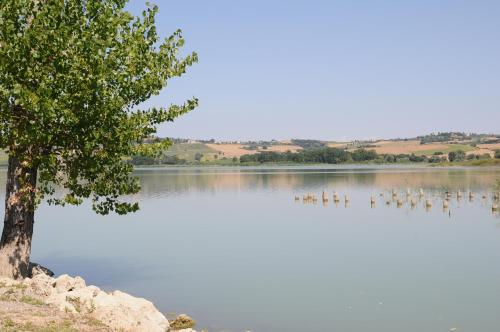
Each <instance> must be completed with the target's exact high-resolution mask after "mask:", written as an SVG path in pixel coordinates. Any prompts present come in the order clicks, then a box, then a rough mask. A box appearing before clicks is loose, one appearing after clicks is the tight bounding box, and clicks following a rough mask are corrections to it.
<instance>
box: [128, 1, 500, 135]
mask: <svg viewBox="0 0 500 332" xmlns="http://www.w3.org/2000/svg"><path fill="white" fill-rule="evenodd" d="M150 2H151V3H155V4H157V5H158V6H159V8H160V12H159V13H158V16H157V20H156V22H157V27H158V32H159V34H160V35H161V36H162V37H167V36H169V35H170V34H171V33H172V32H174V31H175V30H176V29H178V28H180V29H182V31H183V35H184V37H185V39H186V45H185V47H184V51H185V52H186V53H188V52H192V51H196V52H197V53H198V55H199V62H198V63H197V64H195V65H194V66H193V67H191V68H190V69H189V71H188V72H187V74H186V75H185V76H183V77H181V78H178V79H177V78H176V79H174V80H173V81H172V82H170V83H169V85H168V87H167V88H166V89H165V90H163V91H162V92H161V93H160V95H158V96H154V97H153V98H151V100H150V101H148V102H147V103H146V104H145V105H143V107H149V106H168V105H170V104H171V103H182V102H183V101H184V100H185V99H187V98H190V97H193V96H195V97H197V98H199V100H200V106H199V107H198V108H197V109H196V110H195V111H192V112H191V113H189V114H187V115H184V116H182V117H180V118H178V119H176V121H175V122H173V123H169V124H164V125H161V126H160V128H159V132H158V135H159V136H162V137H183V138H197V139H212V138H214V139H217V140H259V139H263V140H268V139H289V138H310V139H324V140H351V139H377V138H396V137H414V136H417V135H420V134H427V133H431V132H438V131H464V132H481V133H497V134H499V133H500V19H499V17H500V1H498V0H491V1H486V0H475V1H461V0H420V1H401V0H393V1H390V0H364V1H363V0H343V1H341V0H339V1H336V0H328V1H326V0H325V1H320V0H308V1H306V0H286V1H285V0H280V1H278V0H252V1H243V0H210V1H207V0H177V1H173V0H156V1H151V0H150ZM144 6H145V1H143V0H130V2H129V5H128V10H129V11H130V12H132V13H133V14H137V15H138V14H140V13H141V11H142V10H143V9H144V8H145V7H144Z"/></svg>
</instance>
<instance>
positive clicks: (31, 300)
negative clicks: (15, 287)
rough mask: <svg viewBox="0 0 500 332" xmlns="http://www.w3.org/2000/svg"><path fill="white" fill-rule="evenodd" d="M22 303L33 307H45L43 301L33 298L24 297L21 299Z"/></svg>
mask: <svg viewBox="0 0 500 332" xmlns="http://www.w3.org/2000/svg"><path fill="white" fill-rule="evenodd" d="M19 301H20V302H22V303H26V304H31V305H44V304H45V303H43V301H41V300H39V299H35V298H33V297H31V296H27V295H25V296H23V297H21V299H20V300H19Z"/></svg>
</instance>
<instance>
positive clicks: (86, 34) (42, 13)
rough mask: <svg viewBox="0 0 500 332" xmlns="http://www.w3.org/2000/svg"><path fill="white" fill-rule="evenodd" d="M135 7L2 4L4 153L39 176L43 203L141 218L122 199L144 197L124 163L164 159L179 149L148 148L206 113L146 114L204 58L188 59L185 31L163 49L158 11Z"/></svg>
mask: <svg viewBox="0 0 500 332" xmlns="http://www.w3.org/2000/svg"><path fill="white" fill-rule="evenodd" d="M126 3H127V1H126V0H65V1H61V0H43V1H40V0H2V1H1V4H0V148H1V149H4V150H5V151H6V152H7V153H8V154H9V156H10V157H13V158H17V159H18V160H19V162H20V164H21V165H22V166H23V167H25V168H33V169H36V170H37V171H38V183H37V187H36V189H34V190H36V197H37V199H38V201H39V200H40V199H43V198H45V199H47V200H48V202H49V203H53V204H62V205H64V204H80V203H81V202H82V201H83V199H85V198H91V199H92V202H93V209H94V210H95V211H96V212H97V213H100V214H107V213H109V212H111V211H115V212H117V213H119V214H124V213H127V212H131V211H135V210H137V209H138V205H137V203H133V202H132V203H131V202H127V201H124V200H122V199H120V196H122V195H127V194H132V193H136V192H137V191H138V190H139V184H138V182H137V180H136V179H135V178H133V177H131V176H130V173H131V171H132V166H131V165H130V164H129V163H126V162H124V157H125V156H130V155H138V154H139V155H145V156H154V155H157V153H159V151H161V150H163V149H164V148H165V147H166V145H168V144H169V142H168V141H165V140H162V141H160V142H157V143H155V144H147V145H144V144H142V143H143V140H144V139H145V138H147V137H149V136H150V135H153V134H154V133H155V132H156V129H157V125H159V124H161V123H163V122H166V121H173V120H174V119H175V118H176V117H177V116H179V115H181V114H184V113H186V112H188V111H190V110H192V109H194V108H195V107H196V106H197V103H198V100H197V99H196V98H193V99H190V100H187V101H186V102H185V103H184V104H183V105H170V106H168V107H164V108H150V109H141V104H142V103H143V102H144V101H146V100H147V99H148V98H150V97H151V96H152V95H156V94H158V93H159V92H160V90H162V89H163V88H164V87H166V85H167V80H168V79H170V78H173V77H178V76H181V75H183V74H184V73H185V72H186V69H187V68H188V67H189V66H191V65H192V64H193V63H194V62H196V61H197V55H196V53H191V54H188V55H186V56H184V57H182V56H181V55H180V50H181V48H182V46H183V45H184V39H183V37H182V34H181V31H180V30H179V31H176V32H174V33H173V34H172V35H171V36H170V37H168V38H166V39H164V40H160V37H159V36H158V34H157V31H156V28H155V14H156V13H157V11H158V8H157V7H156V6H151V5H148V7H147V8H146V10H144V12H143V13H142V15H141V16H140V17H134V16H133V15H131V14H130V13H129V12H127V11H126V10H125V5H126ZM57 187H63V188H65V191H64V194H62V195H58V194H56V190H55V188H57Z"/></svg>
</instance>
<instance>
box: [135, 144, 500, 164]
mask: <svg viewBox="0 0 500 332" xmlns="http://www.w3.org/2000/svg"><path fill="white" fill-rule="evenodd" d="M494 158H496V159H500V150H497V151H496V152H495V156H494ZM486 159H491V156H490V155H489V154H488V153H484V154H481V155H478V154H468V155H467V154H466V153H465V152H464V151H462V150H457V151H451V152H449V153H447V154H445V153H443V152H435V153H434V154H433V155H431V156H425V155H415V154H413V153H412V154H379V153H377V152H376V151H375V150H369V149H365V148H361V149H357V150H354V151H348V150H345V149H339V148H331V147H322V148H313V149H304V150H299V151H297V152H292V151H286V152H276V151H260V152H258V153H254V154H246V155H242V156H241V157H240V158H236V157H233V158H226V157H223V158H220V159H218V160H216V161H211V162H202V161H201V158H195V160H194V162H189V161H186V160H184V159H180V158H178V157H176V156H166V155H165V156H161V157H159V158H156V159H152V158H147V157H139V156H134V157H132V158H131V159H130V163H132V164H134V165H183V164H193V163H194V164H213V163H216V164H233V165H234V164H243V165H245V164H264V163H290V164H345V163H370V162H371V163H386V164H391V163H409V162H412V163H425V162H427V163H441V162H462V161H466V160H486Z"/></svg>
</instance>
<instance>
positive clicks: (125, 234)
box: [0, 166, 500, 332]
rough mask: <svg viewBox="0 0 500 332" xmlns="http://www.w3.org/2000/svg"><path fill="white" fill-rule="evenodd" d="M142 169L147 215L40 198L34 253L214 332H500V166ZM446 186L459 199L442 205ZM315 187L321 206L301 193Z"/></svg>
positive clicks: (1, 180) (1, 179) (0, 180)
mask: <svg viewBox="0 0 500 332" xmlns="http://www.w3.org/2000/svg"><path fill="white" fill-rule="evenodd" d="M136 175H137V176H138V177H139V178H140V180H141V183H142V188H143V189H142V191H141V192H140V193H139V194H137V195H136V196H135V197H133V199H136V200H138V201H139V202H140V204H141V211H140V212H138V213H135V214H132V215H127V216H116V215H110V216H105V217H103V216H97V215H95V214H93V212H92V211H91V209H90V207H89V205H88V204H84V205H83V206H80V207H66V208H60V207H49V206H47V205H45V204H44V205H42V206H41V207H40V209H39V210H38V211H37V214H36V222H35V236H34V242H33V252H32V260H33V261H35V262H38V263H41V264H42V265H45V266H47V267H49V268H51V269H52V270H54V272H56V274H61V273H68V274H71V275H80V276H82V277H83V278H84V279H85V280H86V281H87V283H89V284H95V285H97V286H99V287H101V288H103V289H109V290H111V289H120V290H123V291H125V292H129V293H131V294H133V295H135V296H140V297H145V298H147V299H150V300H152V301H153V302H154V303H155V305H156V306H157V307H158V308H159V309H160V310H161V311H163V312H165V313H166V312H170V313H172V312H175V313H187V314H189V315H190V316H192V317H193V318H194V319H196V320H197V322H198V324H197V328H198V329H199V330H201V329H202V328H207V329H208V330H209V331H210V332H212V331H235V332H236V331H255V332H270V331H292V332H294V331H297V332H298V331H301V332H302V331H342V332H349V331H353V332H355V331H356V332H357V331H380V332H392V331H394V332H401V331H406V332H417V331H418V332H421V331H427V332H430V331H471V332H481V331H485V332H491V331H500V314H499V308H500V217H499V215H498V213H493V212H492V203H493V202H492V200H493V198H492V188H493V187H494V185H495V182H496V180H497V179H500V170H499V169H496V170H495V169H479V168H477V169H459V168H457V169H444V168H411V167H374V166H366V167H355V166H342V167H268V168H260V167H255V168H194V167H192V168H190V167H185V168H158V169H138V170H137V171H136ZM0 186H1V188H4V187H5V170H3V171H2V173H1V175H0ZM419 188H422V189H423V191H424V195H425V197H424V198H422V199H419V198H418V190H419ZM407 189H410V191H411V195H412V197H413V198H414V199H415V201H416V205H415V206H414V207H412V206H411V204H410V203H409V202H410V200H411V199H410V198H407V197H406V191H407ZM323 190H325V191H326V192H327V193H328V196H329V202H328V203H327V204H323V202H322V200H321V193H322V191H323ZM392 190H395V191H397V194H398V198H400V199H401V205H400V206H398V204H397V203H396V201H397V198H395V199H394V200H393V199H392V194H391V192H392ZM458 190H461V191H462V192H463V197H462V198H461V199H457V194H456V193H457V191H458ZM469 190H471V191H473V192H474V193H475V197H474V199H472V200H469ZM334 191H336V192H338V194H339V196H340V202H339V203H338V204H335V203H334V202H332V196H333V192H334ZM446 191H451V192H453V195H452V197H451V198H450V201H449V209H445V210H443V198H444V197H445V192H446ZM308 193H313V194H315V195H316V196H317V197H318V198H319V200H318V201H317V202H316V203H312V202H311V203H308V202H306V203H304V202H303V199H302V198H303V196H304V195H306V194H308ZM381 193H384V197H382V196H380V194H381ZM344 194H348V195H349V198H350V201H349V203H348V204H347V205H346V204H345V203H344V196H343V195H344ZM483 194H485V195H486V198H482V196H483ZM295 196H299V198H300V199H299V200H298V201H296V200H295ZM371 196H374V198H375V204H374V205H373V206H372V205H371V204H370V197H371ZM1 199H4V192H3V191H2V197H1ZM426 200H430V201H431V202H432V207H431V208H426V207H425V201H426ZM387 203H389V204H387ZM2 209H3V204H2ZM2 213H3V210H2Z"/></svg>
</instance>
